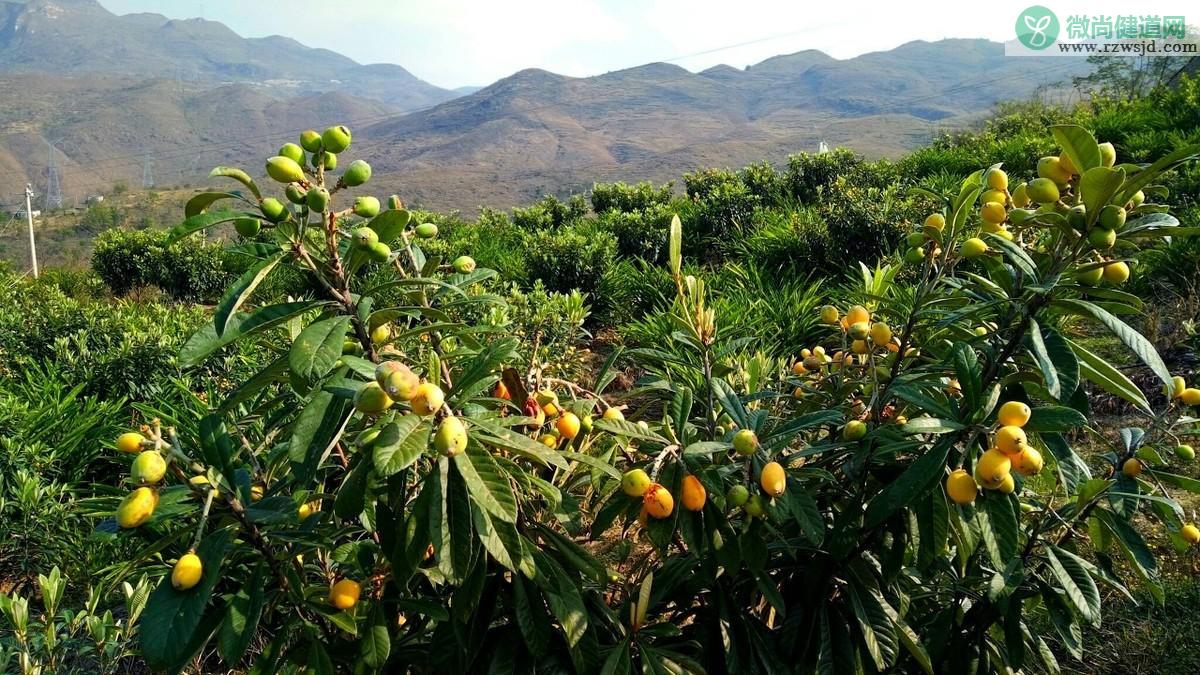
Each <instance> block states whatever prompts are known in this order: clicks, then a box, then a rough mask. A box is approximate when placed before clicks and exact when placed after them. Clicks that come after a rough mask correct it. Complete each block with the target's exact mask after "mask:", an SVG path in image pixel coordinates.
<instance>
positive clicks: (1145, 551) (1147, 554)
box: [1092, 508, 1163, 602]
mask: <svg viewBox="0 0 1200 675" xmlns="http://www.w3.org/2000/svg"><path fill="white" fill-rule="evenodd" d="M1092 513H1093V514H1095V517H1097V518H1099V519H1100V522H1102V523H1104V524H1105V526H1106V527H1107V528H1108V530H1109V532H1111V533H1112V535H1113V536H1114V537H1115V538H1116V540H1117V541H1118V542H1119V543H1120V546H1121V551H1122V552H1123V553H1124V554H1125V557H1126V559H1127V560H1128V561H1129V565H1130V567H1132V568H1133V569H1134V571H1135V572H1136V573H1137V575H1138V577H1139V578H1141V580H1142V583H1143V584H1145V585H1146V588H1147V589H1149V590H1150V592H1151V594H1152V595H1154V596H1155V598H1157V599H1158V601H1159V602H1162V600H1163V589H1162V584H1161V583H1160V582H1159V581H1158V560H1157V559H1156V558H1155V557H1154V552H1153V551H1151V550H1150V546H1149V545H1147V544H1146V540H1145V539H1143V538H1142V535H1141V533H1139V532H1138V531H1137V529H1136V528H1134V527H1133V525H1131V524H1129V521H1127V520H1125V519H1124V518H1121V517H1120V516H1118V515H1117V514H1115V513H1113V512H1111V511H1109V510H1108V509H1103V508H1099V509H1096V510H1095V511H1093V512H1092Z"/></svg>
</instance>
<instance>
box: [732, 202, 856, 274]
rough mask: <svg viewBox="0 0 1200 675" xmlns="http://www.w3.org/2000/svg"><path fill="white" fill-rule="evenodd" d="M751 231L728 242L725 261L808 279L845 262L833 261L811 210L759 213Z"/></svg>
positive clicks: (825, 234)
mask: <svg viewBox="0 0 1200 675" xmlns="http://www.w3.org/2000/svg"><path fill="white" fill-rule="evenodd" d="M755 223H756V224H755V227H754V231H753V232H751V233H750V234H748V235H747V236H745V237H742V238H740V239H734V240H733V241H731V242H729V244H728V247H727V249H726V257H727V258H729V259H732V260H740V261H742V262H743V263H745V264H749V265H753V266H755V267H758V268H761V269H763V270H770V271H771V272H772V273H784V274H788V275H800V276H808V275H809V274H811V273H812V272H813V271H814V270H829V269H832V268H834V267H836V266H841V265H842V264H844V262H845V256H844V255H843V254H840V253H839V254H837V255H836V256H835V257H836V258H837V260H836V261H832V262H831V261H830V256H831V255H834V254H833V251H832V250H831V248H830V246H831V244H830V238H829V231H828V229H827V228H826V226H825V222H824V221H823V220H822V219H821V216H820V215H818V213H817V210H816V209H815V208H813V207H800V208H798V209H794V210H792V209H759V210H758V212H757V213H755Z"/></svg>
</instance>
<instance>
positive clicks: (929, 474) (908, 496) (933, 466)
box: [863, 437, 954, 529]
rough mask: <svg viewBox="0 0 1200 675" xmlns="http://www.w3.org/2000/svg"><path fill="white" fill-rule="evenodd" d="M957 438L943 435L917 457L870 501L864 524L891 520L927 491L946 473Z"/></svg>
mask: <svg viewBox="0 0 1200 675" xmlns="http://www.w3.org/2000/svg"><path fill="white" fill-rule="evenodd" d="M953 444H954V439H953V438H950V437H946V438H942V439H940V440H939V441H938V442H937V443H936V444H934V445H933V447H931V448H929V449H928V450H926V451H925V452H924V454H922V455H921V456H920V457H918V458H917V460H916V461H915V462H913V463H912V464H911V465H909V467H908V468H907V469H905V470H904V473H902V474H900V476H899V477H898V478H896V480H894V481H892V482H891V483H889V484H888V486H887V487H885V488H884V489H883V490H882V491H881V492H880V493H879V494H878V495H876V496H875V498H874V499H872V500H871V503H870V504H868V505H867V512H866V515H865V516H864V522H863V526H864V527H866V528H867V529H871V528H874V527H876V526H878V525H880V524H881V523H883V521H885V520H887V519H888V518H890V517H891V516H892V514H893V513H895V512H896V511H898V510H900V509H902V508H905V507H907V506H909V505H911V504H912V503H913V502H914V501H916V500H917V499H918V498H919V497H920V496H921V495H923V494H925V493H926V492H927V491H928V490H929V489H930V488H931V487H932V486H933V485H934V484H936V483H937V482H938V481H939V480H940V479H941V477H942V476H943V475H944V474H945V470H946V458H947V457H948V456H949V454H950V447H951V446H952V445H953Z"/></svg>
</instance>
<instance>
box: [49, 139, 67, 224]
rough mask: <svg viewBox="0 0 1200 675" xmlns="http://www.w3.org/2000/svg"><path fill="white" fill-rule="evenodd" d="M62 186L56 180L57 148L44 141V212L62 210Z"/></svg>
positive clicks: (57, 179)
mask: <svg viewBox="0 0 1200 675" xmlns="http://www.w3.org/2000/svg"><path fill="white" fill-rule="evenodd" d="M62 203H63V199H62V185H61V184H60V183H59V178H58V148H56V147H54V143H51V142H50V141H46V202H45V206H46V210H47V211H49V210H50V209H58V208H62Z"/></svg>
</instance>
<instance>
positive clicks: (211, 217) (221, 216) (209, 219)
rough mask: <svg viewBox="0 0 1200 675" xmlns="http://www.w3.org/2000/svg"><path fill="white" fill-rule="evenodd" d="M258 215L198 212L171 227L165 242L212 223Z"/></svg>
mask: <svg viewBox="0 0 1200 675" xmlns="http://www.w3.org/2000/svg"><path fill="white" fill-rule="evenodd" d="M258 217H260V214H257V213H245V212H243V211H217V212H215V213H200V214H197V215H194V216H192V217H191V218H188V219H186V220H184V221H183V222H182V223H180V224H178V225H176V226H175V227H172V228H171V231H170V232H169V233H168V234H167V244H168V245H170V244H174V243H175V242H177V241H179V240H180V239H183V238H184V237H186V236H188V235H189V234H194V233H196V232H199V231H200V230H207V229H208V228H210V227H213V226H214V225H220V224H221V223H229V222H232V221H235V220H239V219H241V218H258Z"/></svg>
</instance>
